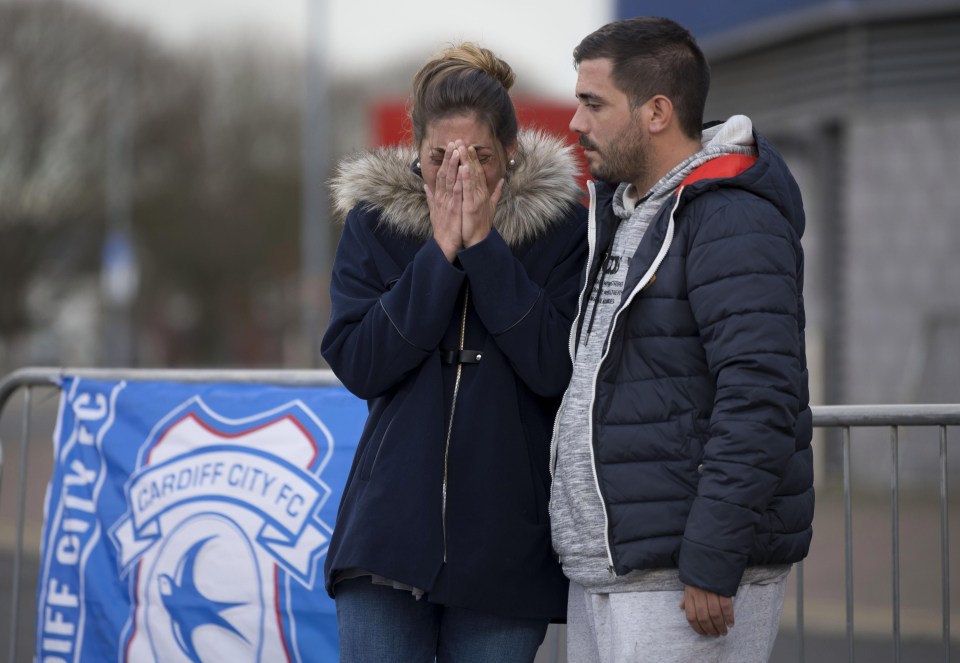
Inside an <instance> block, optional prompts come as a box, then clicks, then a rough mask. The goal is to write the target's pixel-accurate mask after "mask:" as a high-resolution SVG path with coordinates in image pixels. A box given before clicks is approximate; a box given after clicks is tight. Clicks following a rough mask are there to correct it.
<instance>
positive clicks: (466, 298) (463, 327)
mask: <svg viewBox="0 0 960 663" xmlns="http://www.w3.org/2000/svg"><path fill="white" fill-rule="evenodd" d="M469 305H470V285H469V284H468V285H467V286H466V289H465V290H464V292H463V314H462V315H461V317H460V348H459V349H460V351H461V352H463V350H464V348H465V347H466V346H465V343H466V337H467V309H468V307H469ZM462 374H463V364H462V363H461V362H459V361H458V362H457V377H456V379H454V382H453V399H452V400H451V401H450V419H449V420H448V421H447V441H446V444H445V445H444V448H443V491H442V495H443V496H442V499H443V503H442V505H441V507H440V513H441V518H442V526H443V563H444V564H446V563H447V460H448V459H449V458H450V439H451V438H452V437H453V414H454V412H456V410H457V394H458V393H460V376H461V375H462Z"/></svg>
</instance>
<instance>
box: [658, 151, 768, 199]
mask: <svg viewBox="0 0 960 663" xmlns="http://www.w3.org/2000/svg"><path fill="white" fill-rule="evenodd" d="M756 162H757V157H753V156H749V155H746V154H726V155H724V156H722V157H717V158H716V159H710V161H708V162H706V163H705V164H703V165H702V166H698V167H697V168H694V170H693V172H692V173H690V174H689V175H687V177H686V179H684V180H683V182H681V183H680V186H679V187H677V191H678V192H679V191H680V189H681V188H683V187H685V186H687V185H688V184H693V183H694V182H698V181H700V180H715V179H720V178H726V177H735V176H737V175H739V174H740V173H742V172H743V171H745V170H747V169H748V168H749V167H750V166H752V165H753V164H755V163H756Z"/></svg>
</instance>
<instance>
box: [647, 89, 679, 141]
mask: <svg viewBox="0 0 960 663" xmlns="http://www.w3.org/2000/svg"><path fill="white" fill-rule="evenodd" d="M644 109H645V110H646V119H647V129H648V131H649V132H650V133H651V134H658V133H661V132H663V131H664V130H666V128H667V127H669V126H670V123H671V122H672V121H673V102H672V101H670V99H669V98H667V97H665V96H663V95H662V94H655V95H653V96H652V97H650V98H649V99H648V100H647V103H645V104H644Z"/></svg>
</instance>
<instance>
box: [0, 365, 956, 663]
mask: <svg viewBox="0 0 960 663" xmlns="http://www.w3.org/2000/svg"><path fill="white" fill-rule="evenodd" d="M66 375H69V376H74V377H78V378H85V379H97V380H118V379H123V380H129V381H136V380H154V381H156V380H161V381H171V382H223V383H238V384H242V383H254V384H270V385H278V386H298V387H311V386H329V385H337V384H339V382H338V381H337V379H336V377H335V376H334V375H333V374H332V373H331V372H330V371H323V370H303V371H298V370H219V369H213V370H187V369H158V370H154V369H131V370H121V369H116V370H114V369H59V368H25V369H21V370H18V371H15V372H13V373H11V374H9V375H8V376H6V377H4V378H3V379H2V380H0V414H2V413H3V411H4V408H5V406H6V404H7V402H8V401H9V400H10V398H11V396H13V394H15V393H16V392H17V391H19V390H24V401H23V411H22V419H21V421H20V422H19V431H20V442H19V446H18V447H17V449H18V451H19V453H18V463H17V465H18V467H17V471H18V475H19V477H20V481H19V482H18V484H17V487H16V495H15V500H16V503H15V505H14V509H13V511H14V514H15V515H14V520H15V525H14V531H13V535H12V539H13V540H12V544H13V550H12V575H11V586H10V601H9V606H10V617H9V623H8V624H7V625H6V628H4V627H3V624H0V629H2V630H0V633H4V632H5V634H7V635H8V640H7V643H8V660H9V661H10V663H13V662H14V661H15V660H16V656H17V643H18V631H19V630H20V628H21V625H20V623H19V619H20V612H21V610H20V605H21V597H22V594H23V591H24V588H23V584H22V577H21V576H22V573H23V571H22V569H23V562H24V555H25V545H24V537H25V533H24V529H25V513H26V496H27V481H26V480H25V478H26V476H27V460H28V456H29V453H30V450H29V448H28V443H29V440H30V437H31V409H32V397H33V391H34V389H52V390H56V389H58V380H59V378H61V377H62V376H66ZM813 417H814V426H815V427H817V428H820V429H838V430H839V431H840V434H841V441H840V444H841V446H842V462H843V465H842V477H843V496H842V503H843V522H844V539H843V540H844V545H843V565H844V582H845V587H844V596H845V620H846V624H845V632H846V654H847V660H848V661H851V662H852V661H854V660H855V658H854V657H855V638H854V616H855V611H854V600H853V599H854V582H853V578H854V574H853V568H854V545H853V542H854V539H853V506H852V469H853V468H852V456H851V430H852V429H855V428H858V429H859V428H876V427H886V428H888V429H889V431H890V438H889V440H890V441H889V455H890V460H891V463H890V465H891V470H890V504H891V506H890V508H891V513H890V523H891V529H890V540H891V544H890V545H891V548H890V552H891V557H892V573H891V579H890V580H891V591H892V613H891V615H890V620H891V630H890V634H891V635H892V643H893V644H892V648H893V659H894V661H895V662H896V663H899V662H900V661H901V656H902V625H901V602H902V601H901V594H900V590H901V587H900V580H901V569H900V562H901V549H900V542H901V534H900V498H901V479H900V474H899V469H898V468H899V458H900V432H901V428H904V427H936V428H937V429H938V431H939V460H938V467H939V472H938V483H939V511H940V513H939V516H940V518H939V521H940V525H939V526H940V537H939V538H940V541H939V544H940V546H939V547H940V576H941V586H942V595H941V613H942V627H941V632H942V633H941V635H942V645H943V659H942V660H944V661H946V662H947V663H949V661H950V658H951V654H950V645H951V623H950V619H951V608H950V524H949V513H950V510H949V471H948V470H949V467H948V427H951V426H958V425H960V405H871V406H867V405H863V406H817V407H814V408H813ZM7 444H8V443H7V442H6V441H5V440H3V439H0V497H2V495H3V492H2V489H3V482H4V478H5V476H6V475H7V473H8V472H9V471H11V468H8V467H7V466H6V462H7V458H8V455H9V453H8V452H9V451H10V450H11V449H12V447H10V446H7ZM8 499H9V497H8ZM0 506H3V505H2V504H0ZM7 508H8V509H9V507H7ZM795 579H796V636H797V651H796V660H798V661H800V662H801V663H803V662H804V661H806V660H807V652H806V645H807V633H806V628H805V615H804V604H805V596H804V565H803V564H802V563H801V564H798V565H797V566H796V571H795ZM551 633H552V636H553V637H554V638H557V637H558V636H557V631H556V630H552V631H551ZM2 641H3V637H2V635H0V642H2ZM546 646H547V647H549V648H550V649H551V650H552V651H551V653H550V656H549V658H550V659H551V660H552V661H557V660H559V659H560V652H561V650H562V647H561V646H560V643H559V642H557V641H555V642H553V643H550V644H548V645H546ZM538 660H539V659H538Z"/></svg>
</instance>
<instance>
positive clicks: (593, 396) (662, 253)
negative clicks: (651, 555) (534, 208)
mask: <svg viewBox="0 0 960 663" xmlns="http://www.w3.org/2000/svg"><path fill="white" fill-rule="evenodd" d="M683 189H684V187H680V189H679V190H678V191H677V193H676V202H675V203H674V205H673V209H671V210H670V219H669V221H668V223H667V232H666V236H665V237H664V240H663V244H662V245H661V246H660V250H659V251H658V252H657V256H656V258H654V260H653V263H652V264H651V265H650V268H649V269H647V271H646V273H645V274H644V275H643V277H642V278H641V279H640V281H639V282H638V283H637V285H635V286H634V287H633V290H631V291H630V295H629V296H628V297H627V300H626V301H624V302H623V303H622V304H621V305H620V307H619V308H618V309H617V310H616V312H615V313H614V315H613V321H612V322H611V323H610V334H609V335H608V336H607V345H606V347H605V348H604V350H603V354H602V355H601V356H600V361H598V362H597V368H596V371H594V374H593V380H591V383H590V406H589V408H588V409H587V412H589V413H590V417H589V419H588V421H587V431H588V439H589V440H590V467H591V469H592V470H593V485H594V488H595V489H596V491H597V497H599V498H600V503H601V504H602V505H603V509H602V511H603V533H604V537H603V539H604V540H603V543H604V546H605V547H606V551H607V568H608V570H609V571H610V572H611V573H615V570H614V569H615V567H614V564H613V550H612V549H611V547H610V516H609V515H608V514H607V506H606V502H604V499H603V493H602V492H601V491H600V479H599V477H598V476H597V459H596V455H595V451H594V444H593V410H594V407H595V406H596V401H597V379H598V378H599V377H600V367H601V366H603V362H604V361H605V360H606V358H607V355H608V354H609V353H610V343H609V341H610V336H611V335H612V333H613V330H614V329H616V327H617V320H619V318H620V314H621V313H623V312H624V311H625V310H627V308H628V307H629V306H630V303H631V302H632V301H633V299H634V297H636V296H637V294H638V293H640V292H641V291H642V290H643V289H644V288H645V287H646V286H647V285H649V283H650V282H651V281H652V280H653V279H654V278H656V272H657V270H658V269H659V268H660V263H662V262H663V259H664V258H665V257H666V255H667V251H669V250H670V245H671V244H672V243H673V228H674V221H673V215H674V213H675V212H676V211H677V207H678V206H679V205H680V196H681V194H682V193H683ZM590 194H591V195H590V198H591V200H590V221H591V226H592V225H593V221H594V220H595V218H596V217H595V212H594V209H593V208H594V199H593V198H594V196H593V187H592V186H591V187H590ZM591 230H592V228H591ZM592 250H593V248H592V247H591V251H592ZM581 296H582V293H581ZM578 317H579V312H578ZM576 327H577V324H576V321H574V324H573V331H572V332H571V334H575V332H576ZM574 342H575V341H573V336H572V335H571V345H570V347H571V356H572V350H573V348H574ZM564 400H566V394H564ZM561 407H562V404H561ZM558 420H559V417H557V419H556V420H555V421H554V426H553V441H552V442H551V443H550V450H551V455H550V460H551V462H550V477H551V479H552V478H553V471H554V467H555V465H556V462H557V459H556V454H557V451H556V437H557V421H558ZM551 515H552V514H551Z"/></svg>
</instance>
